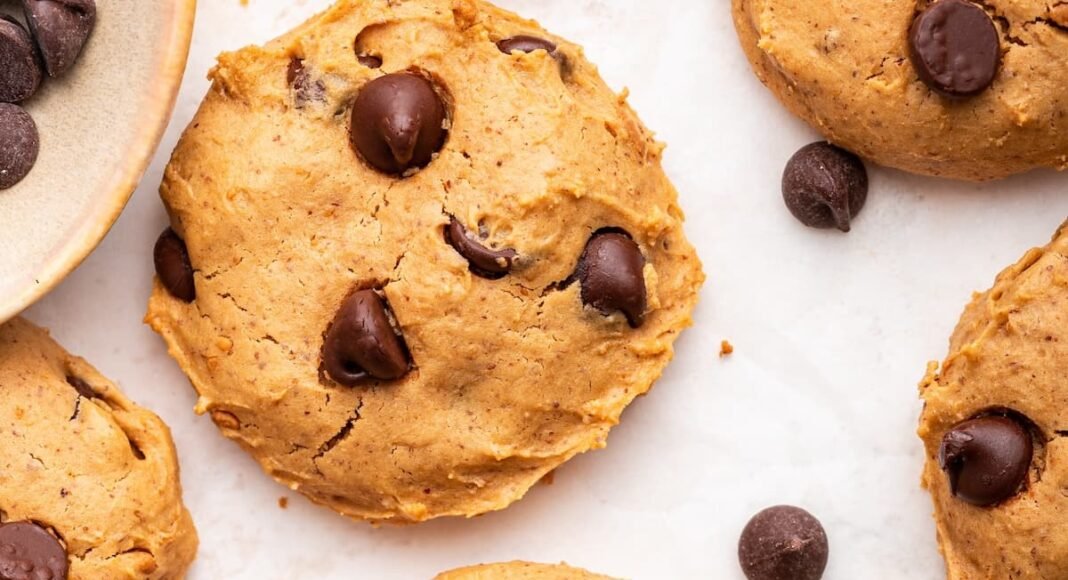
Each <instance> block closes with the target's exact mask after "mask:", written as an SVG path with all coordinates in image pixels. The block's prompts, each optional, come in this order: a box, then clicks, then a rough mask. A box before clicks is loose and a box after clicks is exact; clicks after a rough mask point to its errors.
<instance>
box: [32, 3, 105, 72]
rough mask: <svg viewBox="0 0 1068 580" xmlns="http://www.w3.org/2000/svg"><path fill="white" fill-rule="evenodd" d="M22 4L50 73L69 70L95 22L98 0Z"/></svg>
mask: <svg viewBox="0 0 1068 580" xmlns="http://www.w3.org/2000/svg"><path fill="white" fill-rule="evenodd" d="M22 7H23V10H24V11H25V13H26V20H27V22H29V23H30V30H31V31H32V32H33V37H34V38H35V39H36V40H37V47H38V48H39V49H40V50H41V57H42V59H43V60H44V63H45V69H46V70H47V71H48V75H49V76H52V77H58V76H59V75H61V74H63V73H65V72H67V69H69V68H70V67H71V65H73V64H74V61H75V60H77V59H78V55H79V54H81V52H82V47H84V46H85V41H86V40H87V39H88V38H89V33H91V32H92V31H93V25H95V24H96V1H95V0H22Z"/></svg>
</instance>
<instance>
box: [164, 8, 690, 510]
mask: <svg viewBox="0 0 1068 580" xmlns="http://www.w3.org/2000/svg"><path fill="white" fill-rule="evenodd" d="M211 79H212V80H213V85H212V89H211V91H210V92H209V94H208V95H207V97H206V99H205V101H204V103H203V105H202V106H201V109H200V111H199V112H198V114H197V116H196V118H195V119H194V120H193V122H192V124H191V125H190V126H189V128H188V129H187V131H186V133H185V135H184V137H183V138H182V140H181V142H180V143H179V145H178V147H177V149H176V151H175V152H174V156H173V158H172V160H171V163H170V165H169V166H168V168H167V170H166V174H165V177H164V181H163V184H162V186H161V195H162V198H163V201H164V203H165V205H166V206H167V208H168V211H169V214H170V217H171V220H172V226H173V232H168V233H166V234H165V235H164V236H163V237H161V239H160V242H159V243H158V244H157V248H156V258H157V271H158V272H159V274H160V276H159V278H158V279H157V284H156V287H155V290H154V292H153V294H152V298H151V301H150V304H149V308H148V314H147V321H148V322H149V323H150V324H151V326H152V327H153V328H154V329H155V330H156V331H158V332H159V333H160V334H161V335H162V336H163V338H164V339H165V340H166V342H167V343H168V345H169V347H170V352H171V354H172V355H173V356H174V357H175V358H176V359H177V361H178V363H179V364H180V365H181V367H182V368H183V369H184V371H185V372H186V373H187V374H188V376H189V377H190V379H191V381H192V383H193V386H194V387H195V388H196V389H197V391H198V393H199V394H200V399H199V403H198V405H197V410H198V411H199V412H204V413H210V415H211V417H212V418H213V419H214V420H215V422H216V423H217V424H218V425H219V427H220V428H221V429H222V430H223V432H224V433H225V434H226V435H227V436H228V437H230V438H232V439H234V440H236V441H237V442H238V443H240V444H241V445H242V446H243V447H244V448H246V449H247V450H248V451H249V452H250V453H252V454H253V455H254V456H255V457H256V458H257V459H258V460H259V461H260V463H261V464H262V465H263V467H264V469H265V470H266V471H267V472H268V473H269V474H270V475H272V476H273V477H275V478H276V479H278V480H279V481H281V482H283V483H285V484H286V485H289V486H290V487H292V488H293V489H295V490H297V491H300V492H301V493H304V494H305V495H307V496H309V497H310V498H311V499H313V500H314V501H316V502H319V503H322V504H325V505H328V506H330V507H331V508H333V509H335V510H337V511H339V512H341V513H342V514H345V515H347V516H351V517H354V518H362V519H368V520H374V521H392V522H400V523H403V522H418V521H422V520H426V519H429V518H433V517H438V516H446V515H460V516H471V515H476V514H480V513H483V512H487V511H491V510H496V509H501V508H504V507H505V506H507V505H508V504H510V503H511V502H513V501H515V500H517V499H519V498H520V497H522V496H523V495H524V494H525V493H526V491H527V490H528V489H529V488H530V487H531V486H532V485H533V484H534V483H536V482H537V481H538V480H539V479H541V478H542V477H543V476H544V475H545V474H547V473H548V472H550V471H551V470H553V469H554V468H556V467H557V466H559V465H560V464H561V463H563V462H565V461H567V460H568V459H570V458H571V457H572V456H574V455H576V454H578V453H581V452H584V451H587V450H590V449H594V448H600V447H603V446H604V445H605V439H606V437H607V435H608V432H609V429H610V428H611V427H612V426H613V425H615V424H616V423H617V422H618V421H619V418H620V414H621V413H622V411H623V409H624V408H625V407H626V406H627V405H628V404H629V403H630V402H631V401H632V400H633V399H634V398H635V397H637V396H638V395H641V394H644V393H645V392H646V391H648V389H649V388H650V387H651V385H652V383H653V382H654V381H655V380H656V379H657V378H658V377H659V376H660V373H661V372H662V370H663V369H664V367H665V365H666V364H667V363H668V361H669V360H670V359H671V357H672V353H673V351H672V344H673V342H674V340H675V339H676V337H677V336H678V334H679V332H680V331H681V330H682V329H683V328H685V327H686V326H688V325H689V324H690V323H691V319H690V315H691V312H692V310H693V308H694V305H695V303H696V301H697V295H698V291H699V288H700V286H701V284H702V282H703V279H704V276H703V274H702V271H701V265H700V262H699V260H698V258H697V256H696V254H695V252H694V249H693V248H692V247H691V245H690V244H689V243H688V242H687V240H686V238H685V237H684V234H683V229H682V222H683V214H682V211H681V210H680V209H679V206H678V205H677V199H676V197H677V196H676V191H675V189H674V188H673V187H672V185H671V183H670V182H669V181H668V179H667V177H666V176H665V175H664V172H663V171H662V169H661V167H660V157H661V153H662V150H663V146H662V145H661V144H659V143H657V142H656V141H655V140H654V139H653V136H652V135H651V134H650V133H649V131H647V130H646V129H645V128H644V127H643V126H642V124H641V122H640V121H639V120H638V118H637V117H636V116H635V114H634V112H633V111H632V110H631V109H630V108H629V107H628V106H627V104H626V101H625V94H624V95H617V94H615V93H614V92H612V91H611V90H609V89H608V87H607V86H606V85H605V84H604V82H603V81H602V80H601V79H600V78H599V76H598V75H597V72H596V69H595V68H594V67H593V65H591V64H590V63H588V62H587V61H586V59H585V58H584V57H583V53H582V50H581V48H579V47H578V46H576V45H574V44H571V43H569V42H567V41H565V40H563V39H561V38H558V37H556V36H552V35H550V34H549V33H547V32H546V31H544V30H543V29H541V28H540V27H539V26H538V25H537V24H536V23H534V22H532V21H529V20H523V19H521V18H519V17H517V16H516V15H514V14H512V13H510V12H506V11H504V10H500V9H498V8H495V7H493V6H492V5H490V4H487V3H484V2H478V1H475V0H455V1H453V0H412V1H407V2H363V1H354V0H345V1H342V2H339V3H337V4H336V5H335V6H333V7H332V8H330V9H329V10H327V11H326V12H324V13H322V14H320V15H318V16H316V17H314V18H312V19H311V20H309V21H308V22H307V23H305V24H304V25H302V26H300V27H299V28H297V29H296V30H294V31H292V32H290V33H289V34H287V35H285V36H284V37H282V38H280V39H278V40H276V41H274V42H272V43H270V44H268V45H267V46H265V47H250V48H245V49H243V50H240V51H237V52H233V53H227V54H223V55H222V56H220V58H219V64H218V66H217V67H216V68H215V69H214V70H213V71H212V73H211Z"/></svg>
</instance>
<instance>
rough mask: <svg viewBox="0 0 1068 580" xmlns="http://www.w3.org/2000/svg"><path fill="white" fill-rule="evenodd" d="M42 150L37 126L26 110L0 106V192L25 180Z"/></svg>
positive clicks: (16, 106)
mask: <svg viewBox="0 0 1068 580" xmlns="http://www.w3.org/2000/svg"><path fill="white" fill-rule="evenodd" d="M40 148H41V142H40V138H39V137H38V135H37V124H36V123H34V122H33V118H32V117H30V114H29V113H27V112H26V111H25V110H23V109H22V107H20V106H18V105H11V104H8V103H0V189H7V188H9V187H12V186H13V185H15V184H16V183H18V182H20V181H22V178H23V177H26V175H27V174H29V172H30V170H31V169H33V165H34V163H37V153H38V151H39V150H40Z"/></svg>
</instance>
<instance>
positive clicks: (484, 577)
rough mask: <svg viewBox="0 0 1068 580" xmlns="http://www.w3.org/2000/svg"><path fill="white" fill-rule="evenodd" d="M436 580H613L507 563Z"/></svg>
mask: <svg viewBox="0 0 1068 580" xmlns="http://www.w3.org/2000/svg"><path fill="white" fill-rule="evenodd" d="M434 580H612V579H611V578H609V577H608V576H601V575H600V574H594V573H592V572H587V571H586V570H580V569H578V568H572V567H570V566H566V565H564V564H533V563H530V562H506V563H503V564H483V565H481V566H471V567H468V568H460V569H458V570H452V571H449V572H443V573H441V574H439V575H438V576H437V578H435V579H434Z"/></svg>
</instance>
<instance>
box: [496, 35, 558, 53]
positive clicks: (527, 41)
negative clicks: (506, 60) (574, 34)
mask: <svg viewBox="0 0 1068 580" xmlns="http://www.w3.org/2000/svg"><path fill="white" fill-rule="evenodd" d="M497 48H498V49H499V50H500V51H501V52H503V53H504V54H512V53H513V52H516V51H519V52H534V51H535V50H544V51H545V52H547V53H549V54H553V53H554V52H556V44H555V43H553V42H551V41H548V40H545V39H544V38H538V37H537V36H529V35H526V34H520V35H518V36H513V37H511V38H505V39H503V40H499V41H497Z"/></svg>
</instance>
